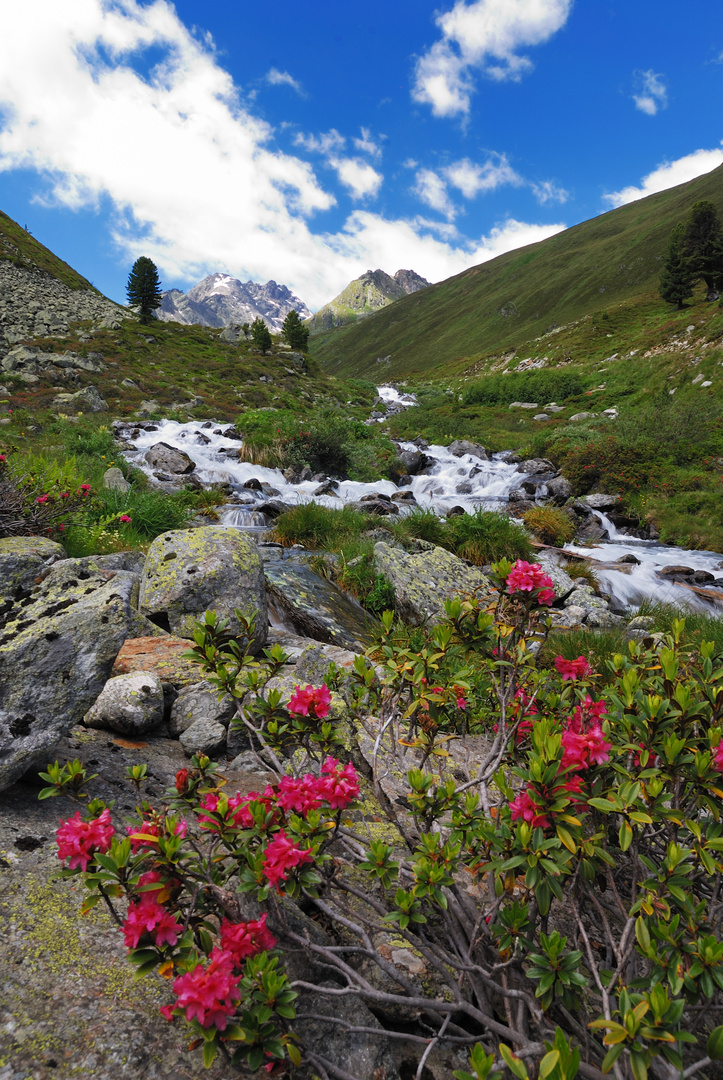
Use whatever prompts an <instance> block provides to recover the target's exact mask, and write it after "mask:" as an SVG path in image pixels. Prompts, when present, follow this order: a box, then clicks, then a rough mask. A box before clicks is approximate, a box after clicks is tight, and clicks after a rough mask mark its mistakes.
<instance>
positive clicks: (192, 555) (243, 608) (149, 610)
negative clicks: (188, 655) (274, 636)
mask: <svg viewBox="0 0 723 1080" xmlns="http://www.w3.org/2000/svg"><path fill="white" fill-rule="evenodd" d="M139 608H140V610H141V611H142V612H143V613H144V614H145V615H147V616H148V617H149V618H150V619H151V620H152V621H153V622H155V623H156V624H157V625H159V626H162V627H163V628H164V629H165V630H168V631H169V632H170V633H172V634H174V635H176V636H177V637H184V638H192V637H193V632H194V629H195V628H196V623H197V621H198V619H199V618H200V617H201V616H202V615H203V613H204V612H205V611H215V612H216V614H217V615H218V616H219V617H220V618H223V619H225V620H227V622H228V628H229V630H230V632H231V633H241V631H242V626H241V623H240V622H239V619H238V617H237V615H236V611H240V612H241V613H242V614H243V615H244V616H246V617H250V616H254V617H255V630H254V637H253V641H252V649H253V651H254V652H258V651H259V650H260V649H261V648H262V647H263V645H264V643H265V641H266V622H267V618H266V589H265V586H264V573H263V568H262V563H261V557H260V555H259V550H258V548H257V546H256V544H255V543H254V541H253V540H251V539H249V537H247V536H244V535H243V534H242V533H240V532H237V531H236V530H235V529H224V528H222V527H220V526H208V527H206V528H203V529H180V530H178V531H174V532H167V533H163V534H162V535H161V536H159V537H157V538H156V539H155V540H154V541H153V543H152V544H151V546H150V548H149V551H148V557H147V559H146V565H145V569H144V571H143V577H142V579H141V590H140V598H139Z"/></svg>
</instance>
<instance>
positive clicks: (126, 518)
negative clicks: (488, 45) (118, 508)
mask: <svg viewBox="0 0 723 1080" xmlns="http://www.w3.org/2000/svg"><path fill="white" fill-rule="evenodd" d="M118 520H119V521H122V522H123V524H124V525H125V524H126V522H128V521H130V520H131V519H130V515H129V514H121V516H120V517H119V518H118Z"/></svg>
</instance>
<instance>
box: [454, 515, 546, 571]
mask: <svg viewBox="0 0 723 1080" xmlns="http://www.w3.org/2000/svg"><path fill="white" fill-rule="evenodd" d="M446 527H447V533H448V536H449V546H451V548H452V550H453V551H455V552H456V553H457V554H458V555H460V556H461V557H462V558H464V559H469V561H470V562H472V563H474V564H475V565H476V566H484V565H485V564H486V563H493V562H497V561H498V560H499V559H510V561H513V562H514V560H515V559H526V560H527V559H530V558H531V556H532V548H531V546H530V541H529V538H528V537H527V534H526V533H525V530H524V529H523V528H522V526H520V525H518V524H517V523H516V522H514V521H511V520H510V518H508V517H505V515H504V514H497V513H495V512H494V511H488V510H480V509H477V510H475V512H474V513H473V514H460V515H459V516H457V517H451V518H448V520H447V526H446Z"/></svg>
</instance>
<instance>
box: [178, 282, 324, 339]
mask: <svg viewBox="0 0 723 1080" xmlns="http://www.w3.org/2000/svg"><path fill="white" fill-rule="evenodd" d="M290 311H298V313H299V315H300V316H301V318H302V319H308V318H309V317H310V316H311V311H310V310H309V308H308V307H307V306H306V304H305V303H304V301H303V300H300V299H299V297H298V296H295V295H294V293H292V292H291V290H290V289H287V287H286V286H285V285H279V284H277V282H275V281H273V280H271V281H267V282H266V283H265V284H264V285H261V284H259V283H258V282H256V281H245V282H244V281H239V280H238V278H234V277H231V275H230V274H221V273H217V274H210V275H209V276H208V277H205V278H204V279H203V281H199V283H198V284H197V285H194V286H193V288H192V289H189V290H188V292H187V293H184V292H182V291H181V290H180V289H169V290H168V291H167V292H164V293H163V299H162V301H161V306H160V308H159V310H158V317H159V319H162V320H163V321H164V322H180V323H184V324H185V325H190V324H192V323H196V324H200V325H201V326H218V327H221V326H230V325H233V324H240V323H245V322H247V323H252V322H253V321H254V319H257V318H261V319H263V320H264V322H265V323H266V325H267V326H268V328H269V330H271V331H272V332H274V333H278V332H279V331H280V330H281V326H282V324H283V321H284V319H285V318H286V316H287V315H288V313H289V312H290Z"/></svg>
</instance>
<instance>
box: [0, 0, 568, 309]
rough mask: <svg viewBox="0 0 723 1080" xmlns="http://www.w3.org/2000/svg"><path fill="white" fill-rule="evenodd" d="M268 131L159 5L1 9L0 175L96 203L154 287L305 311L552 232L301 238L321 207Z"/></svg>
mask: <svg viewBox="0 0 723 1080" xmlns="http://www.w3.org/2000/svg"><path fill="white" fill-rule="evenodd" d="M29 26H32V33H29V32H28V27H29ZM151 47H152V48H153V49H154V54H156V55H160V56H161V57H162V59H161V61H160V62H159V63H158V64H157V66H156V67H155V68H154V69H153V70H152V71H151V72H150V73H147V74H146V75H145V76H141V75H139V74H138V73H137V72H136V71H134V69H133V67H132V63H133V62H134V61H135V60H136V59H137V58H140V59H141V60H142V59H143V58H144V50H146V49H148V48H151ZM273 134H274V133H273V130H272V129H271V127H270V126H269V125H268V124H266V123H265V122H264V121H262V120H260V119H259V118H258V117H256V116H254V115H252V114H251V112H250V111H249V108H248V107H245V106H243V105H242V104H241V101H240V97H239V93H238V91H237V89H236V87H235V86H234V84H233V82H232V80H231V78H230V76H229V74H228V73H227V72H226V71H224V70H223V69H222V68H221V67H220V65H219V63H218V59H217V57H216V54H215V52H214V51H213V46H212V43H211V42H210V41H209V40H208V39H207V38H196V37H194V36H193V35H192V34H191V33H190V32H189V31H188V29H187V28H186V27H185V26H184V25H183V23H182V22H181V21H180V19H179V18H178V16H177V14H176V12H175V10H174V8H173V7H172V6H171V4H169V3H166V2H164V0H150V2H144V3H142V4H141V3H138V2H136V0H115V2H114V3H112V4H111V3H108V2H106V0H25V3H24V5H23V6H22V9H21V7H20V5H17V4H16V5H5V8H4V11H3V33H2V35H1V36H0V171H2V170H8V171H9V170H14V169H21V168H22V169H27V170H35V172H36V173H37V174H38V175H39V177H40V180H39V181H38V188H39V190H40V191H41V192H43V193H44V197H46V198H47V199H49V200H51V201H54V202H55V203H56V204H59V205H62V206H66V207H70V208H73V209H77V208H80V207H88V206H97V207H98V208H100V207H104V208H105V206H106V205H110V206H111V207H112V208H113V217H112V224H111V225H108V224H106V221H105V219H99V223H98V230H99V232H101V231H102V230H103V229H108V230H109V232H110V239H111V240H112V242H114V243H115V245H116V248H117V251H118V253H119V258H122V259H123V260H124V261H127V262H128V263H130V262H131V261H132V260H133V259H135V258H137V257H138V256H139V255H148V256H150V258H152V259H153V260H154V262H156V264H157V265H158V267H159V269H160V271H161V275H162V277H164V278H165V279H166V281H169V280H171V281H174V282H176V281H178V282H186V283H188V282H192V281H197V280H199V278H200V277H202V276H203V275H204V274H206V273H209V272H211V271H216V270H224V271H227V272H229V273H231V274H233V275H234V276H237V277H241V278H243V279H247V278H252V279H255V280H260V281H265V280H267V279H268V278H275V279H276V280H282V281H284V283H285V284H287V285H288V286H289V287H290V288H291V289H293V290H294V292H296V293H297V294H298V295H299V296H302V297H303V298H304V299H305V300H306V302H307V303H308V304H309V305H310V306H314V307H316V306H319V305H321V304H322V303H325V302H326V301H327V300H328V299H329V298H330V297H332V296H334V295H335V294H336V293H338V292H339V291H340V289H342V288H343V287H344V285H346V284H347V282H348V281H350V280H352V279H353V278H355V277H358V276H359V274H360V273H362V272H363V271H364V270H366V269H367V268H368V267H369V266H383V267H386V268H387V269H391V270H393V269H394V268H395V267H397V266H410V267H413V268H414V269H415V270H416V271H417V272H418V273H420V274H422V275H423V276H424V277H426V278H428V279H429V280H432V281H438V280H440V279H441V278H444V277H448V276H449V275H450V274H455V273H459V272H460V271H461V270H463V269H465V268H466V267H468V266H471V265H472V264H474V263H477V262H481V261H483V260H485V259H489V258H493V257H494V256H495V255H498V254H501V253H502V252H503V251H509V250H511V249H512V248H515V247H519V246H521V245H524V244H528V243H533V242H536V241H538V240H542V239H544V238H545V237H547V236H551V235H552V234H553V233H555V232H558V231H560V229H562V228H563V227H564V226H563V225H546V226H538V225H534V224H525V223H523V222H519V221H515V220H508V221H505V222H504V223H502V224H499V225H497V226H495V228H493V229H492V230H491V232H490V233H489V235H488V236H482V237H479V238H475V239H466V238H464V237H460V236H459V235H458V234H456V232H455V230H454V228H453V227H452V226H449V225H445V224H444V223H442V224H439V223H437V224H430V223H429V222H425V221H424V220H423V219H418V218H415V219H412V220H409V221H406V220H389V219H387V218H384V217H382V216H380V215H378V214H373V213H371V212H370V211H366V210H365V211H359V210H357V211H355V212H353V213H351V214H350V215H349V216H348V217H347V219H346V220H345V222H344V223H343V225H342V226H341V227H340V228H339V229H338V230H337V231H335V232H331V231H327V232H323V231H321V226H319V225H317V226H316V229H317V231H312V227H311V225H312V221H313V218H314V215H316V214H318V213H321V212H323V211H325V210H327V209H329V208H330V207H331V206H333V205H334V203H335V199H334V196H333V194H331V193H330V192H329V191H327V190H326V189H325V188H324V187H323V186H322V184H321V183H320V181H319V179H318V178H317V176H316V175H315V173H314V170H313V169H312V167H311V165H310V164H309V163H308V162H305V161H303V160H301V159H300V158H298V157H296V156H294V155H293V154H288V153H284V152H282V151H281V150H279V149H278V148H276V147H275V145H274V143H273ZM302 138H304V139H306V140H307V143H308V140H309V139H311V138H313V139H315V140H316V141H317V142H318V144H319V145H318V151H319V152H320V153H324V154H325V156H327V157H328V156H333V157H335V158H337V159H338V162H339V167H340V168H341V167H342V163H344V162H346V161H347V160H350V161H353V162H356V159H354V158H350V159H346V158H345V157H344V156H343V155H342V153H341V148H342V147H343V145H344V142H345V140H344V137H343V136H342V135H340V134H339V133H338V132H333V131H332V132H328V133H326V135H322V136H314V137H307V136H303V137H302ZM299 145H304V143H300V144H299ZM364 165H366V163H364V162H360V163H357V164H355V166H354V169H355V171H354V173H353V174H352V172H351V171H348V172H347V182H348V183H351V179H352V175H353V176H354V177H355V178H356V191H357V192H360V191H361V188H362V187H364V186H366V191H367V193H370V192H371V191H372V189H373V187H374V186H375V185H376V184H377V183H378V182H377V180H376V179H375V177H376V176H379V174H378V173H376V171H375V170H371V172H369V173H364V172H363V171H361V172H360V171H359V170H360V169H361V167H362V166H364ZM366 167H367V168H368V169H371V166H366ZM344 168H346V165H344ZM372 173H374V175H372ZM352 191H353V185H352ZM104 212H105V211H104ZM79 269H81V270H82V269H83V267H79Z"/></svg>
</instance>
